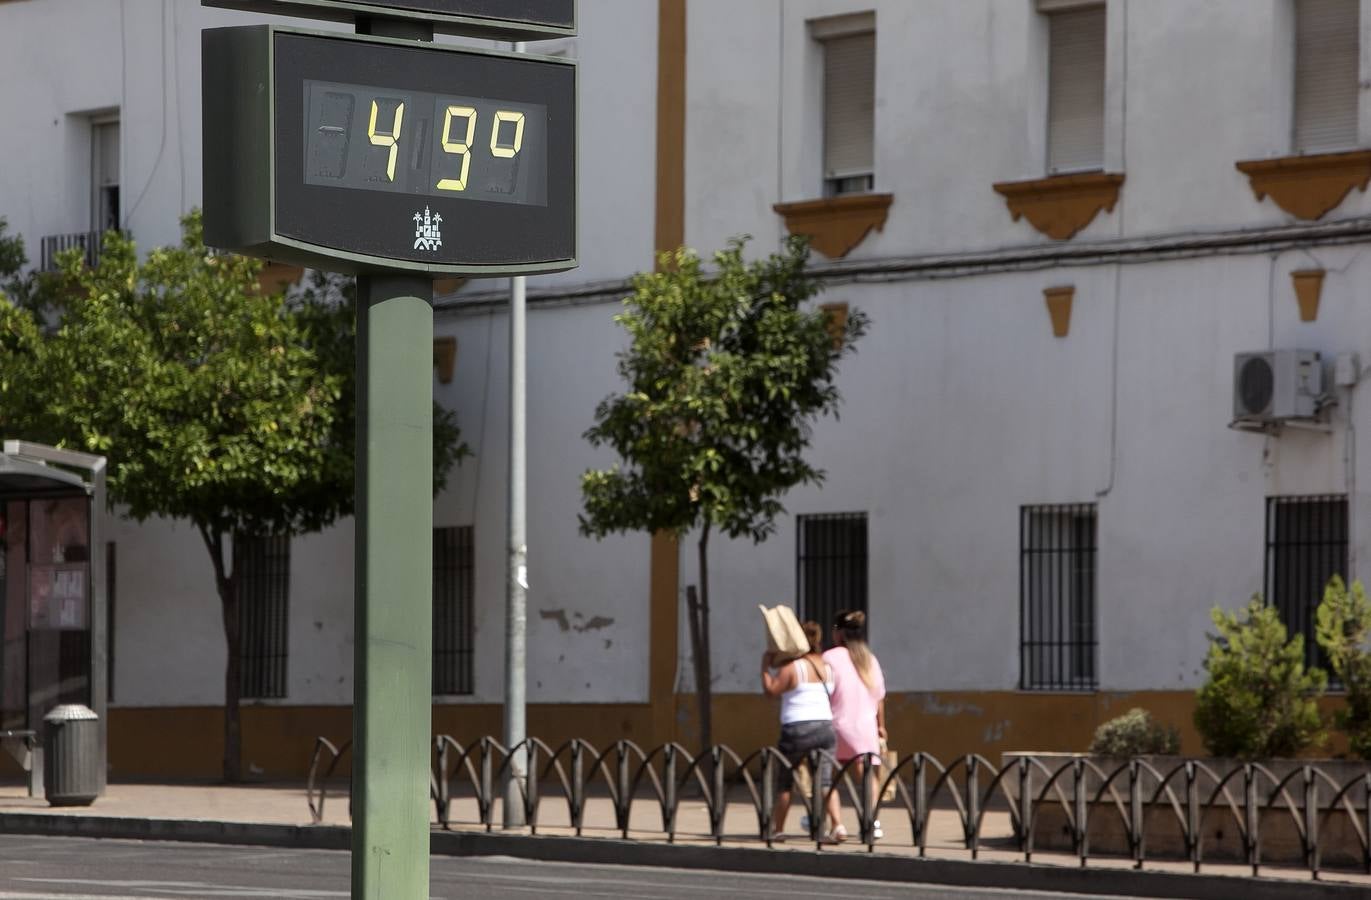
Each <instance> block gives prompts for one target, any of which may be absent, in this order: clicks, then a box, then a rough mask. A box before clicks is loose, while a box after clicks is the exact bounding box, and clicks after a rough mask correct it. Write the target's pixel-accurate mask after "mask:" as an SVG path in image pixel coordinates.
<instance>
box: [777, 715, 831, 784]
mask: <svg viewBox="0 0 1371 900" xmlns="http://www.w3.org/2000/svg"><path fill="white" fill-rule="evenodd" d="M837 746H838V738H837V735H836V734H834V732H833V723H832V722H830V721H828V720H827V719H822V720H819V721H816V722H791V723H790V724H789V725H782V726H781V739H780V740H779V741H777V742H776V749H777V750H778V751H780V754H781V755H782V756H784V757H785V759H786V762H788V763H790V764H791V765H792V766H795V765H799V764H800V763H801V762H804V761H807V760H808V759H809V755H810V753H811V752H812V751H815V750H822V751H824V754H823V755H822V756H821V757H820V758H819V772H818V777H817V778H815V779H814V783H815V784H816V785H818V788H819V790H821V791H826V790H828V785H829V782H830V781H832V780H833V778H832V774H833V756H832V754H833V751H834V749H835V748H836V747H837ZM794 784H795V776H794V774H793V773H792V772H791V770H790V769H787V768H784V767H782V768H781V770H780V773H779V774H778V776H777V778H776V789H777V790H779V791H788V790H790V789H791V788H792V787H793V786H794Z"/></svg>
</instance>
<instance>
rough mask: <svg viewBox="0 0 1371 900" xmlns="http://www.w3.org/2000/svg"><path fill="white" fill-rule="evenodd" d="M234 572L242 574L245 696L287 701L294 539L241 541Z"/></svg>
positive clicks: (240, 612) (240, 629)
mask: <svg viewBox="0 0 1371 900" xmlns="http://www.w3.org/2000/svg"><path fill="white" fill-rule="evenodd" d="M233 567H234V571H235V572H237V573H238V633H239V637H240V646H241V666H242V668H241V675H240V678H239V685H240V690H241V692H242V693H241V696H242V697H243V699H245V700H260V699H269V698H282V697H285V696H286V660H287V655H288V652H289V645H290V637H289V635H290V631H289V623H290V617H289V610H290V538H289V537H288V536H286V535H271V536H268V537H249V536H246V535H237V536H235V538H234V541H233Z"/></svg>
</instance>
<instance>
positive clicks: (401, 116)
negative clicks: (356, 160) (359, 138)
mask: <svg viewBox="0 0 1371 900" xmlns="http://www.w3.org/2000/svg"><path fill="white" fill-rule="evenodd" d="M404 120H405V105H404V104H403V103H401V104H400V105H399V106H397V107H395V122H394V123H393V124H392V125H391V126H390V134H377V133H376V101H375V100H372V101H371V124H369V125H367V137H369V138H371V143H372V145H373V146H376V147H389V148H390V160H389V161H388V162H387V163H386V178H387V179H388V180H390V181H394V180H395V154H396V153H397V152H398V151H399V149H400V124H401V123H402V122H403V121H404Z"/></svg>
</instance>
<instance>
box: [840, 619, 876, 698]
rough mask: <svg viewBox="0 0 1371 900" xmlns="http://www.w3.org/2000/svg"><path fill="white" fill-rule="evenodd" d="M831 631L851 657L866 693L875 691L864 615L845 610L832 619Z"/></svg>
mask: <svg viewBox="0 0 1371 900" xmlns="http://www.w3.org/2000/svg"><path fill="white" fill-rule="evenodd" d="M833 631H834V632H835V633H836V635H837V638H838V644H839V646H842V647H846V648H847V653H848V655H849V656H851V657H852V666H853V668H855V669H856V670H857V677H858V678H860V679H862V684H864V685H866V689H867V690H868V691H873V692H874V691H875V690H876V680H875V678H873V677H872V674H871V669H872V662H873V661H874V660H875V657H874V656H873V655H872V653H871V648H870V647H869V646H867V643H866V613H864V612H862V611H861V610H859V609H855V610H845V611H843V612H840V613H838V614H837V615H836V616H834V617H833Z"/></svg>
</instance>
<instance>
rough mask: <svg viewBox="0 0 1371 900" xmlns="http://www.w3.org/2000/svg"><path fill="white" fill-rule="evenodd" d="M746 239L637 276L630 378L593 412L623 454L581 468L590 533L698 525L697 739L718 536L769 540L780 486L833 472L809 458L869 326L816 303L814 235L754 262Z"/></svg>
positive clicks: (707, 732)
mask: <svg viewBox="0 0 1371 900" xmlns="http://www.w3.org/2000/svg"><path fill="white" fill-rule="evenodd" d="M745 242H746V239H736V240H734V241H732V242H730V244H729V246H728V248H727V249H725V250H722V251H719V252H717V253H715V254H714V268H715V271H713V272H710V273H706V272H705V271H704V270H703V267H702V264H701V261H700V259H699V257H698V256H697V255H696V254H695V253H693V252H692V251H690V250H686V249H680V250H677V251H675V252H674V253H669V254H663V255H662V257H661V259H660V260H659V267H658V270H657V271H655V272H652V273H643V274H639V275H638V276H636V277H635V278H634V281H633V295H632V296H631V297H628V298H627V299H626V300H625V301H624V307H625V309H624V311H623V312H622V313H620V314H619V315H617V316H616V317H615V321H617V322H618V323H619V324H620V325H621V326H623V328H624V329H625V331H627V332H628V336H629V340H630V344H629V347H628V349H627V350H625V351H624V352H622V353H621V354H619V364H618V370H619V374H620V375H621V376H622V377H623V379H624V381H625V382H626V386H625V390H624V392H623V393H622V394H613V395H611V396H609V397H607V398H606V399H605V400H603V401H602V402H601V403H600V404H599V406H598V407H597V408H596V410H595V425H594V426H593V427H591V428H590V429H589V430H588V431H587V432H586V433H585V437H586V438H587V439H588V440H589V441H590V442H591V444H593V445H595V446H597V447H598V446H601V445H605V446H608V447H610V448H611V449H613V450H614V451H615V453H617V454H618V456H619V458H620V459H621V460H622V464H621V465H616V466H615V467H613V468H611V469H606V470H599V471H587V472H586V473H585V474H584V475H583V476H582V480H581V490H582V495H583V499H584V511H583V513H582V515H581V517H580V524H581V531H582V533H584V534H587V535H591V536H594V537H597V538H598V537H603V536H605V535H606V534H609V533H614V532H625V531H647V532H649V533H657V532H666V533H670V534H673V535H675V536H676V537H678V538H679V537H683V536H685V535H686V534H687V533H688V532H690V531H691V530H693V529H698V533H699V539H698V544H697V551H698V557H699V593H698V595H696V593H695V592H694V591H693V590H689V591H687V598H688V611H689V623H690V639H691V651H692V657H693V659H694V664H695V685H696V692H697V697H698V699H699V715H700V738H701V742H702V744H703V745H704V746H706V747H708V746H709V745H710V744H711V742H712V740H713V733H712V724H711V715H710V713H711V693H712V692H711V674H712V666H711V663H710V641H709V613H710V598H709V555H708V547H709V538H710V534H711V533H712V532H713V531H714V530H715V529H718V530H719V531H721V532H723V533H724V534H725V535H727V536H728V537H730V538H739V537H748V538H751V539H752V540H753V541H756V542H760V541H762V540H765V539H766V537H767V536H768V535H770V534H771V533H772V532H773V531H774V530H775V527H776V526H775V520H776V517H777V516H778V515H779V514H781V513H782V512H784V508H783V506H782V505H781V496H782V495H783V494H784V493H785V492H786V491H787V490H789V489H790V488H792V487H794V486H796V485H800V484H817V483H820V482H822V480H823V477H824V473H823V471H821V470H819V469H817V468H815V467H814V466H812V465H810V464H809V463H807V462H806V461H805V459H804V452H805V450H806V449H807V448H808V446H809V442H810V434H811V424H812V422H813V421H814V420H815V419H816V418H818V417H820V416H822V415H825V414H828V413H833V414H834V415H836V413H837V409H838V404H839V401H840V397H839V394H838V388H837V386H836V384H835V379H836V377H837V371H838V362H839V360H840V359H841V358H842V357H843V355H844V354H846V353H848V352H851V351H852V350H853V349H854V345H855V342H856V341H857V339H858V338H860V337H861V335H862V334H863V333H864V332H865V329H866V324H867V320H866V317H865V316H864V315H863V314H862V313H860V312H856V311H854V312H853V313H852V314H851V315H849V316H848V317H847V319H846V321H845V322H840V321H837V320H833V319H830V318H829V316H828V315H827V314H826V313H825V312H824V311H823V310H821V309H813V308H809V307H807V306H806V301H808V300H809V299H810V298H812V297H813V296H814V295H815V294H816V293H818V290H819V285H818V284H817V283H816V282H815V281H814V279H813V278H812V277H811V276H810V275H809V274H808V273H807V272H806V270H805V263H806V259H807V257H808V255H809V251H808V246H807V244H806V242H805V241H804V240H802V239H798V238H796V239H791V240H790V241H788V242H787V244H786V247H785V250H784V252H782V253H779V254H773V255H771V256H769V257H768V258H766V259H764V260H760V261H756V262H751V263H748V262H745V261H744V260H743V249H744V245H745Z"/></svg>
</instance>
